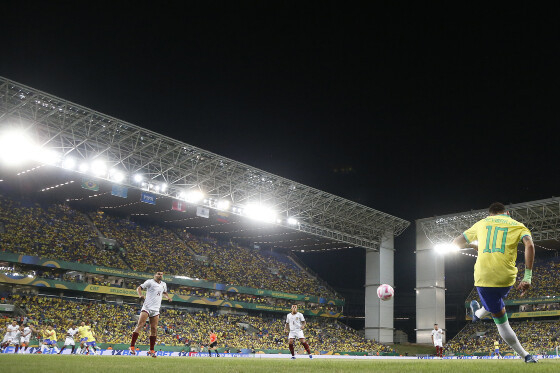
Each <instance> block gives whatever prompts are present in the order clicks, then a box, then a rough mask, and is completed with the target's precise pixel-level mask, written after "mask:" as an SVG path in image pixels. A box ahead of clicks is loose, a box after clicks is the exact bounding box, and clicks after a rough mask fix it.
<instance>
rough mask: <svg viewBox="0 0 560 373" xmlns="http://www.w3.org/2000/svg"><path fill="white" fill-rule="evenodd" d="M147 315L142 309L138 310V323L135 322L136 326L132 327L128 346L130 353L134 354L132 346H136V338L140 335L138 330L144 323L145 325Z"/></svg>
mask: <svg viewBox="0 0 560 373" xmlns="http://www.w3.org/2000/svg"><path fill="white" fill-rule="evenodd" d="M148 316H149V314H148V312H147V311H144V310H142V311H141V312H140V316H139V317H138V324H136V328H134V331H133V332H132V340H131V342H130V347H129V349H130V354H131V355H136V349H135V348H134V346H136V340H137V339H138V336H139V335H140V331H141V330H142V328H143V327H144V325H146V320H148Z"/></svg>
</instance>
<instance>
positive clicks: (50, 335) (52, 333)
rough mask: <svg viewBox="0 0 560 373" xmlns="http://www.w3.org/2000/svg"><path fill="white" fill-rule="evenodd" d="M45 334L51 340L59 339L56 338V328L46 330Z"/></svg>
mask: <svg viewBox="0 0 560 373" xmlns="http://www.w3.org/2000/svg"><path fill="white" fill-rule="evenodd" d="M44 336H45V337H46V338H48V339H50V340H51V341H57V339H56V332H55V330H54V329H53V330H51V331H48V330H47V331H45V334H44Z"/></svg>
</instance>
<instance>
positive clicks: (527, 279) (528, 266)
mask: <svg viewBox="0 0 560 373" xmlns="http://www.w3.org/2000/svg"><path fill="white" fill-rule="evenodd" d="M523 244H524V245H525V275H524V276H523V280H521V282H520V283H519V285H518V286H517V290H521V294H520V295H521V296H523V295H525V292H526V291H527V290H529V288H530V287H531V279H532V277H533V263H534V262H535V244H534V243H533V239H532V238H531V236H529V235H526V236H523Z"/></svg>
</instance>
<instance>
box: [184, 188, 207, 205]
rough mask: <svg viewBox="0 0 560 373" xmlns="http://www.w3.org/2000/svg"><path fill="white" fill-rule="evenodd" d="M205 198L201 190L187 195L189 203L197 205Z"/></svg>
mask: <svg viewBox="0 0 560 373" xmlns="http://www.w3.org/2000/svg"><path fill="white" fill-rule="evenodd" d="M203 198H204V194H203V193H202V192H201V191H199V190H191V191H190V192H187V193H186V194H185V199H186V201H187V202H191V203H196V202H198V201H200V200H202V199H203Z"/></svg>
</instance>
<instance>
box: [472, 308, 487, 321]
mask: <svg viewBox="0 0 560 373" xmlns="http://www.w3.org/2000/svg"><path fill="white" fill-rule="evenodd" d="M474 314H475V315H476V317H478V318H479V319H482V318H483V317H486V316H488V315H490V311H486V308H484V307H480V308H479V309H478V311H476V312H475V313H474Z"/></svg>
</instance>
